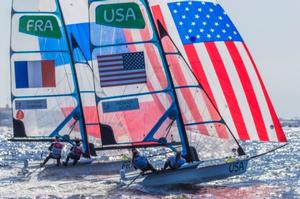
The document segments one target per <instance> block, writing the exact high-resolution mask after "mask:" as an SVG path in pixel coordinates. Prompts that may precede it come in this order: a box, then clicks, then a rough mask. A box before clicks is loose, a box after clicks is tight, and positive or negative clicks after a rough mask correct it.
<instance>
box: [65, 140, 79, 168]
mask: <svg viewBox="0 0 300 199" xmlns="http://www.w3.org/2000/svg"><path fill="white" fill-rule="evenodd" d="M81 155H82V148H81V146H80V140H79V139H78V138H76V139H75V146H72V147H71V149H70V152H69V154H68V156H67V158H66V161H64V162H63V164H64V166H67V165H68V162H69V159H70V158H71V159H72V160H73V165H76V164H77V162H78V161H79V159H80V157H81Z"/></svg>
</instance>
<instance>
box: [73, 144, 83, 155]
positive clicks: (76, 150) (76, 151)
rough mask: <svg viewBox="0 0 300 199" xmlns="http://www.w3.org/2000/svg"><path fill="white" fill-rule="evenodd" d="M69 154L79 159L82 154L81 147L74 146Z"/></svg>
mask: <svg viewBox="0 0 300 199" xmlns="http://www.w3.org/2000/svg"><path fill="white" fill-rule="evenodd" d="M71 153H72V155H74V156H76V157H80V156H81V154H82V149H81V146H74V147H73V148H72V150H71Z"/></svg>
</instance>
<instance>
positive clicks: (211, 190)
mask: <svg viewBox="0 0 300 199" xmlns="http://www.w3.org/2000/svg"><path fill="white" fill-rule="evenodd" d="M10 132H11V129H9V128H0V198H167V199H171V198H184V199H185V198H209V199H214V198H216V199H219V198H220V199H223V198H230V199H231V198H243V199H244V198H246V199H252V198H258V199H260V198H266V199H267V198H272V199H273V198H287V199H293V198H300V129H295V128H294V129H285V132H286V135H287V137H288V140H289V144H288V145H287V146H286V147H284V148H281V149H279V150H278V151H276V152H275V153H271V154H268V155H266V156H262V157H260V158H257V159H254V160H253V161H251V162H250V164H249V169H248V171H247V172H246V173H245V174H243V175H240V176H236V177H232V178H228V179H226V180H220V181H214V182H210V183H204V184H200V185H193V186H191V185H184V186H182V185H181V186H176V187H159V188H145V187H142V186H139V185H133V186H130V187H129V188H124V187H120V185H119V184H118V181H117V180H111V179H110V178H111V176H108V175H101V174H95V173H94V174H93V175H66V173H67V172H68V171H67V169H61V170H58V171H57V173H54V174H51V175H43V169H40V168H38V167H36V168H31V169H30V172H26V173H25V172H22V168H23V164H24V160H27V159H29V160H30V161H29V167H30V166H31V164H33V163H35V164H37V163H39V162H41V159H42V158H43V157H45V155H46V154H45V153H46V149H47V144H39V145H36V144H34V143H25V144H24V143H11V142H8V141H6V139H7V138H8V136H9V134H10ZM272 145H273V144H260V143H256V142H252V143H247V147H246V151H250V152H251V153H254V152H258V151H260V152H261V151H265V150H266V149H267V148H272V147H273V146H272ZM50 161H51V160H50Z"/></svg>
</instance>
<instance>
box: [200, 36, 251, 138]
mask: <svg viewBox="0 0 300 199" xmlns="http://www.w3.org/2000/svg"><path fill="white" fill-rule="evenodd" d="M205 47H206V49H207V52H208V54H209V57H210V59H211V61H212V63H213V66H214V68H215V72H216V74H217V76H218V79H219V82H220V85H221V87H222V90H223V93H224V96H225V98H226V101H227V104H228V107H229V110H230V113H231V116H232V119H233V122H234V124H235V127H236V129H237V132H238V134H239V137H240V139H242V140H249V135H248V132H247V128H246V125H245V122H244V119H243V116H242V113H241V110H240V107H239V104H238V101H237V98H236V96H235V93H234V90H233V88H232V85H231V82H230V80H229V77H228V74H227V71H226V68H225V65H224V63H223V60H222V58H221V56H220V54H219V51H218V49H217V47H216V44H215V43H214V42H207V43H205Z"/></svg>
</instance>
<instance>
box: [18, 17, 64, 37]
mask: <svg viewBox="0 0 300 199" xmlns="http://www.w3.org/2000/svg"><path fill="white" fill-rule="evenodd" d="M19 31H20V32H23V33H26V34H30V35H35V36H40V37H50V38H60V37H61V32H60V28H59V25H58V22H57V20H56V17H54V16H49V15H38V16H37V15H35V16H34V15H26V16H22V17H21V18H20V24H19Z"/></svg>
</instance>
